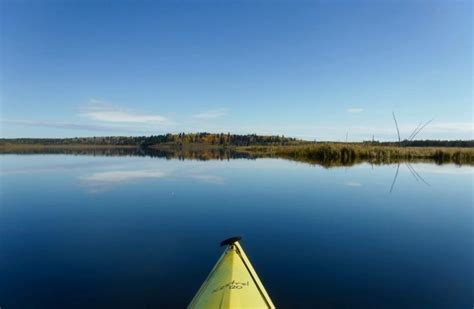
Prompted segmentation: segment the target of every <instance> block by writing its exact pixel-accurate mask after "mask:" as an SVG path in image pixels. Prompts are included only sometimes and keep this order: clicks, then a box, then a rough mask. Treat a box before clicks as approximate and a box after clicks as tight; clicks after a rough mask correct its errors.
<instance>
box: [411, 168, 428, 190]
mask: <svg viewBox="0 0 474 309" xmlns="http://www.w3.org/2000/svg"><path fill="white" fill-rule="evenodd" d="M410 167H411V168H412V169H413V172H414V173H415V174H416V175H417V176H418V178H420V179H421V181H423V182H424V183H425V185H427V186H428V187H431V185H430V184H429V183H428V182H427V181H426V180H425V179H424V178H423V177H421V175H420V174H418V173H417V171H416V170H415V168H414V167H413V166H411V165H410Z"/></svg>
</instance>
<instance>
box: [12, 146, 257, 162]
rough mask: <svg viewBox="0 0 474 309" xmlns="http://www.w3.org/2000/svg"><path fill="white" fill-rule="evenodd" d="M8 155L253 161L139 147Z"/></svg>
mask: <svg viewBox="0 0 474 309" xmlns="http://www.w3.org/2000/svg"><path fill="white" fill-rule="evenodd" d="M4 153H8V154H22V155H29V154H31V155H32V154H35V155H36V154H67V155H88V156H106V157H115V156H116V157H122V156H125V157H136V156H138V157H152V158H166V159H179V160H198V161H207V160H230V159H255V158H256V157H255V156H253V155H250V154H248V153H243V152H237V151H234V150H231V149H206V150H171V149H166V150H161V149H152V148H139V147H124V148H121V147H111V148H102V147H101V148H94V147H92V148H56V147H54V148H41V149H16V150H14V151H9V152H4Z"/></svg>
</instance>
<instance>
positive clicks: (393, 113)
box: [392, 112, 400, 143]
mask: <svg viewBox="0 0 474 309" xmlns="http://www.w3.org/2000/svg"><path fill="white" fill-rule="evenodd" d="M392 116H393V120H394V121H395V127H396V128H397V134H398V142H399V143H400V131H399V130H398V123H397V118H395V112H392Z"/></svg>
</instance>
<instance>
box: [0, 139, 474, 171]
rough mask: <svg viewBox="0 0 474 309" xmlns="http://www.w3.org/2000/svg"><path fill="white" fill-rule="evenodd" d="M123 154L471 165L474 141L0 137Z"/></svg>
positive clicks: (46, 147) (6, 144)
mask: <svg viewBox="0 0 474 309" xmlns="http://www.w3.org/2000/svg"><path fill="white" fill-rule="evenodd" d="M58 152H68V153H93V154H100V153H110V154H113V153H117V154H120V153H123V154H127V153H130V154H132V153H133V154H144V155H146V154H149V155H153V154H155V155H161V154H163V155H164V156H166V157H179V158H198V159H199V158H201V159H202V158H204V159H205V158H209V159H212V158H215V157H222V156H224V157H230V156H232V157H233V156H237V157H239V156H249V157H254V158H255V157H280V158H286V159H291V160H298V161H304V162H310V163H317V164H323V165H328V166H331V165H351V164H355V163H358V162H362V161H368V162H373V163H392V162H398V161H413V160H429V161H434V162H437V163H440V164H441V163H449V162H453V163H456V164H474V140H449V141H448V140H404V141H400V142H383V141H364V142H357V143H355V142H331V141H307V140H301V139H296V138H292V137H285V136H277V135H256V134H247V135H238V134H230V133H217V134H216V133H206V132H203V133H179V134H163V135H152V136H103V137H75V138H15V139H0V153H58Z"/></svg>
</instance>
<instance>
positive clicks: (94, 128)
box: [1, 119, 119, 131]
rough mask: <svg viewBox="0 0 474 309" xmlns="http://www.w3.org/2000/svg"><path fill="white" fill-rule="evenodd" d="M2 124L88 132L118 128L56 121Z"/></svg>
mask: <svg viewBox="0 0 474 309" xmlns="http://www.w3.org/2000/svg"><path fill="white" fill-rule="evenodd" d="M1 122H2V123H5V124H10V125H20V126H31V127H45V128H56V129H71V130H86V131H117V129H119V128H117V127H113V126H103V125H96V124H77V123H72V122H54V121H31V120H8V119H3V120H1Z"/></svg>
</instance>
